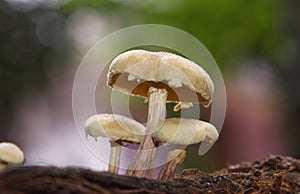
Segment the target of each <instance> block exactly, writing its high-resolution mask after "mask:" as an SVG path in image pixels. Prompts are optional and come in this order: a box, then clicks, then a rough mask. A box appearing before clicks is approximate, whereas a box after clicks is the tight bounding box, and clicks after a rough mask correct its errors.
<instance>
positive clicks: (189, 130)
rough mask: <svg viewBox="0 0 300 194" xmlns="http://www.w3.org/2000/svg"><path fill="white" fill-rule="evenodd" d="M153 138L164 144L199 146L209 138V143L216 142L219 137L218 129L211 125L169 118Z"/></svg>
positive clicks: (198, 121) (193, 120)
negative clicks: (198, 144)
mask: <svg viewBox="0 0 300 194" xmlns="http://www.w3.org/2000/svg"><path fill="white" fill-rule="evenodd" d="M153 137H154V139H155V140H157V141H159V142H164V143H172V144H178V145H191V144H197V143H199V142H201V141H203V140H206V139H207V137H208V138H209V141H213V142H214V141H216V140H217V139H218V137H219V134H218V131H217V129H216V128H215V127H214V126H213V125H212V124H210V123H207V122H205V121H200V120H196V119H185V118H169V119H166V121H165V122H164V124H163V125H162V126H161V128H160V129H159V130H157V131H156V132H155V133H154V134H153Z"/></svg>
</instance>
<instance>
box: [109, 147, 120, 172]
mask: <svg viewBox="0 0 300 194" xmlns="http://www.w3.org/2000/svg"><path fill="white" fill-rule="evenodd" d="M119 143H121V142H118V141H117V142H113V141H110V152H109V165H108V172H111V173H115V174H118V172H119V164H120V154H121V145H120V144H119Z"/></svg>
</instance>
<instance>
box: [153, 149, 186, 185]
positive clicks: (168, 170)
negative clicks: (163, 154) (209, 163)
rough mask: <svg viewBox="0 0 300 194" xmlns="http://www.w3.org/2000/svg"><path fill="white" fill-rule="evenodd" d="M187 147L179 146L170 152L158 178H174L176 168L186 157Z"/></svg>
mask: <svg viewBox="0 0 300 194" xmlns="http://www.w3.org/2000/svg"><path fill="white" fill-rule="evenodd" d="M186 152H187V151H186V147H185V146H184V147H183V146H178V147H177V148H176V149H175V150H172V151H170V152H169V153H168V156H167V162H168V163H166V164H165V165H164V166H163V167H162V169H161V170H160V172H159V174H158V178H157V179H158V180H167V179H170V178H173V177H174V176H175V173H176V169H177V168H178V166H179V165H181V164H182V163H183V161H184V160H185V157H186Z"/></svg>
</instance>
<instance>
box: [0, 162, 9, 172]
mask: <svg viewBox="0 0 300 194" xmlns="http://www.w3.org/2000/svg"><path fill="white" fill-rule="evenodd" d="M6 166H7V164H5V163H3V162H1V161H0V172H1V171H2V170H4V169H5V168H6Z"/></svg>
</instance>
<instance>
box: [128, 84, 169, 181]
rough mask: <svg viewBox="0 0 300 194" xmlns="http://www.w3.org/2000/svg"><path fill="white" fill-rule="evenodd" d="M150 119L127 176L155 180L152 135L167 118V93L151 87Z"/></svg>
mask: <svg viewBox="0 0 300 194" xmlns="http://www.w3.org/2000/svg"><path fill="white" fill-rule="evenodd" d="M148 96H149V104H148V118H147V124H146V131H145V134H146V136H145V138H144V139H143V140H142V142H141V144H140V146H139V148H138V151H137V153H136V155H135V157H134V159H133V161H132V163H131V164H130V166H129V169H128V170H127V172H126V175H129V176H137V177H145V178H153V176H154V173H153V170H154V168H153V162H154V156H155V150H156V146H155V143H154V141H153V139H152V133H153V132H154V131H156V130H157V129H159V128H160V126H161V125H162V124H163V123H164V121H165V119H166V118H165V117H166V103H167V91H166V90H165V89H157V88H153V87H150V89H149V91H148Z"/></svg>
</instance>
